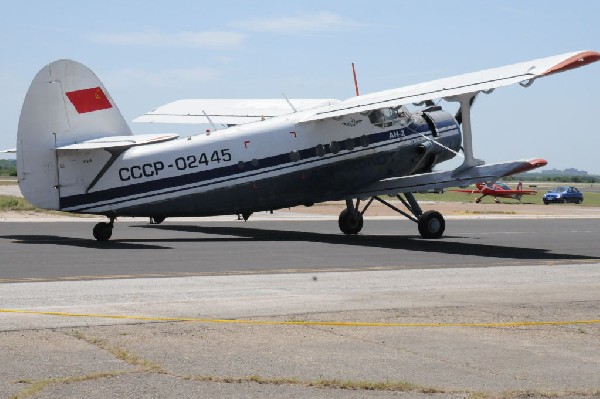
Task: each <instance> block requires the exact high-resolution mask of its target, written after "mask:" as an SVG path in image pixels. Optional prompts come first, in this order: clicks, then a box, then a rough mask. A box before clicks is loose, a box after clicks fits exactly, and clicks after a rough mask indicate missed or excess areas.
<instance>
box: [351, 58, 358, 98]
mask: <svg viewBox="0 0 600 399" xmlns="http://www.w3.org/2000/svg"><path fill="white" fill-rule="evenodd" d="M352 74H353V75H354V88H355V89H356V96H357V97H358V96H360V93H359V92H358V81H357V80H356V69H354V62H353V63H352Z"/></svg>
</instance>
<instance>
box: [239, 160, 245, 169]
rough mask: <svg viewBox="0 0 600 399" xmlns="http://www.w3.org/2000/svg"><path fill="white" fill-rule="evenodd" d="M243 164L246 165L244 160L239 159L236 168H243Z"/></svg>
mask: <svg viewBox="0 0 600 399" xmlns="http://www.w3.org/2000/svg"><path fill="white" fill-rule="evenodd" d="M245 166H246V165H245V164H244V161H240V162H238V168H240V169H244V167H245Z"/></svg>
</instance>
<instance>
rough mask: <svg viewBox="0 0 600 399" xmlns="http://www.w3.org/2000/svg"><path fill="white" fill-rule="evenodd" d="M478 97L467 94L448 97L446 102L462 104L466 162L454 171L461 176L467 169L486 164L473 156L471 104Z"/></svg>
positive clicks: (473, 94)
mask: <svg viewBox="0 0 600 399" xmlns="http://www.w3.org/2000/svg"><path fill="white" fill-rule="evenodd" d="M476 95H477V92H475V93H465V94H460V95H457V96H451V97H446V98H445V100H446V101H455V102H458V103H459V104H460V110H461V115H462V135H463V152H464V154H465V160H464V161H463V163H462V165H460V166H459V167H458V168H456V169H455V170H454V173H453V174H455V175H456V174H459V173H460V172H462V171H463V170H465V169H469V168H472V167H473V166H480V165H484V164H485V162H484V161H482V160H481V159H477V158H475V157H474V156H473V134H472V131H471V104H472V103H473V99H474V98H475V96H476Z"/></svg>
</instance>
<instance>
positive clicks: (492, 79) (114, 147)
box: [16, 51, 600, 241]
mask: <svg viewBox="0 0 600 399" xmlns="http://www.w3.org/2000/svg"><path fill="white" fill-rule="evenodd" d="M599 59H600V53H597V52H594V51H579V52H573V53H568V54H562V55H558V56H553V57H548V58H543V59H537V60H533V61H528V62H523V63H518V64H513V65H509V66H505V67H501V68H495V69H489V70H485V71H480V72H475V73H470V74H466V75H461V76H454V77H451V78H446V79H440V80H434V81H431V82H427V83H422V84H417V85H413V86H407V87H402V88H399V89H392V90H386V91H381V92H377V93H372V94H367V95H362V96H356V97H353V98H350V99H348V100H345V101H337V100H314V99H291V100H288V99H282V100H264V99H262V100H181V101H176V102H173V103H169V104H166V105H164V106H161V107H159V108H156V109H155V110H153V111H151V112H149V113H147V114H145V115H143V116H141V117H139V118H138V119H137V120H136V121H140V122H168V123H173V122H178V123H206V124H211V125H213V126H215V127H216V126H218V125H222V126H225V128H223V129H221V130H218V131H214V129H213V131H211V132H210V133H207V134H200V135H196V136H192V137H185V138H179V136H178V135H175V134H151V135H133V134H132V132H131V130H130V128H129V127H128V125H127V123H126V122H125V120H124V119H123V117H122V116H121V113H120V112H119V110H118V108H117V106H116V105H115V103H114V101H113V100H112V98H111V97H110V95H109V94H108V91H107V90H106V89H105V88H104V86H103V85H102V83H101V82H100V80H99V79H98V78H97V77H96V75H94V73H93V72H92V71H90V70H89V69H88V68H86V67H85V66H83V65H81V64H79V63H77V62H75V61H71V60H59V61H55V62H53V63H51V64H49V65H47V66H45V67H44V68H43V69H42V70H41V71H40V72H39V73H38V74H37V76H36V77H35V78H34V80H33V82H32V83H31V86H30V88H29V91H28V92H27V95H26V97H25V101H24V104H23V108H22V111H21V117H20V120H19V127H18V134H17V149H16V153H17V170H18V178H19V186H20V188H21V191H22V193H23V195H24V196H25V198H26V199H27V200H28V201H29V202H31V203H32V204H33V205H35V206H37V207H40V208H45V209H55V210H61V211H66V212H77V213H87V214H97V215H105V216H106V217H108V221H107V222H101V223H98V224H96V226H95V227H94V229H93V235H94V237H95V238H96V239H97V240H100V241H104V240H108V239H109V238H110V237H111V235H112V229H113V224H114V221H115V219H116V218H117V217H120V216H134V217H150V220H151V222H154V223H160V222H162V221H163V220H164V219H165V218H168V217H175V216H177V217H186V216H211V215H226V214H231V215H235V214H238V215H242V216H243V217H244V219H247V218H248V217H249V216H250V215H251V214H252V213H253V212H257V211H269V210H274V209H280V208H287V207H293V206H297V205H307V206H309V205H312V204H314V203H319V202H323V201H331V200H345V202H346V208H345V209H344V210H343V211H342V212H341V214H340V216H339V227H340V230H341V231H342V232H343V233H345V234H357V233H358V232H359V231H360V230H361V228H362V227H363V214H364V212H365V211H366V209H367V208H368V207H369V205H370V204H371V202H372V201H373V200H377V201H380V202H382V203H384V204H386V205H388V206H390V207H392V208H393V209H395V210H396V211H398V212H399V213H401V214H402V215H404V216H406V217H407V218H408V219H410V220H413V221H414V222H416V223H417V225H418V230H419V233H420V234H421V236H422V237H424V238H439V237H441V236H442V234H443V232H444V229H445V221H444V218H443V216H442V215H441V214H440V213H438V212H436V211H432V210H430V211H427V212H423V211H422V210H421V208H420V206H419V204H418V203H417V201H416V200H415V198H414V196H413V195H412V193H413V192H416V191H422V190H429V189H439V188H444V187H450V186H463V185H468V184H471V183H476V182H481V181H496V180H499V179H501V178H502V177H504V176H507V175H510V174H514V173H518V172H524V171H527V170H531V169H533V168H536V167H539V166H542V165H545V164H546V161H544V160H543V159H528V160H519V161H510V162H503V163H496V164H489V165H486V164H484V162H483V161H481V160H479V159H477V158H475V156H474V154H473V148H472V139H471V121H470V112H471V106H472V104H473V100H474V98H475V96H476V95H477V94H478V93H482V92H483V93H490V92H491V91H493V90H494V89H496V88H498V87H501V86H507V85H511V84H515V83H518V84H520V85H522V86H525V87H528V86H529V85H530V84H531V83H532V82H533V81H534V80H535V79H538V78H541V77H544V76H548V75H551V74H554V73H558V72H563V71H566V70H569V69H572V68H576V67H580V66H584V65H587V64H589V63H592V62H595V61H598V60H599ZM436 99H444V100H447V101H455V102H458V103H459V104H460V108H459V110H458V113H456V114H455V115H452V114H450V113H448V112H446V111H444V110H443V109H442V108H441V107H440V106H436V105H434V103H433V102H432V100H436ZM410 104H416V105H417V106H419V104H421V107H422V108H420V109H419V110H418V111H409V109H408V108H407V106H409V105H410ZM461 149H462V152H463V154H464V162H463V163H462V165H461V166H459V167H457V168H456V169H454V170H450V171H445V172H440V171H433V167H434V166H436V165H437V164H439V163H441V162H444V161H446V160H449V159H451V158H453V157H455V156H456V155H457V154H458V151H460V150H461ZM384 195H394V196H397V197H398V198H399V199H400V201H401V202H402V203H403V204H404V206H406V211H403V210H401V209H399V208H397V207H395V206H394V205H392V204H390V203H389V202H388V201H386V200H385V199H384V198H382V196H384ZM367 199H368V202H366V204H365V205H364V207H363V208H362V209H360V201H361V200H367Z"/></svg>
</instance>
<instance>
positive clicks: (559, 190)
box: [548, 186, 567, 193]
mask: <svg viewBox="0 0 600 399" xmlns="http://www.w3.org/2000/svg"><path fill="white" fill-rule="evenodd" d="M565 191H567V188H566V187H563V186H560V187H556V188H553V189H552V190H550V191H548V192H549V193H564V192H565Z"/></svg>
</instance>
